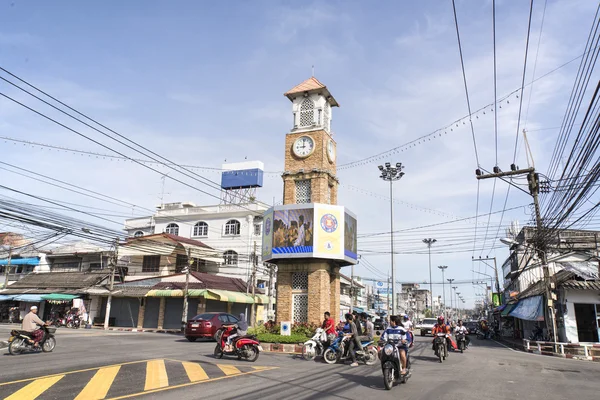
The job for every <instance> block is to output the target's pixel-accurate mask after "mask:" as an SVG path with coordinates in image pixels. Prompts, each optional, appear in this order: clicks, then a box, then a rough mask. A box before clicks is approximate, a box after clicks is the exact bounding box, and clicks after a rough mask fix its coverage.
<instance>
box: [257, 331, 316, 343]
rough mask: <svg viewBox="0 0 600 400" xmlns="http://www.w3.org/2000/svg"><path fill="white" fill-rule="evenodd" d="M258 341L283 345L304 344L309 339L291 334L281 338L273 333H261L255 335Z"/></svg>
mask: <svg viewBox="0 0 600 400" xmlns="http://www.w3.org/2000/svg"><path fill="white" fill-rule="evenodd" d="M256 337H257V338H258V340H259V341H260V342H262V343H283V344H297V343H304V342H306V341H307V340H308V339H309V338H308V337H306V336H304V335H298V334H292V335H290V336H281V335H279V334H274V333H261V334H258V335H256Z"/></svg>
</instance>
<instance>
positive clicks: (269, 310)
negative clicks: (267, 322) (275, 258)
mask: <svg viewBox="0 0 600 400" xmlns="http://www.w3.org/2000/svg"><path fill="white" fill-rule="evenodd" d="M263 265H267V266H268V268H269V307H268V308H267V318H268V319H272V318H274V315H273V292H274V291H275V286H274V284H275V282H274V280H273V276H274V275H275V268H276V267H277V265H276V264H271V263H264V262H263Z"/></svg>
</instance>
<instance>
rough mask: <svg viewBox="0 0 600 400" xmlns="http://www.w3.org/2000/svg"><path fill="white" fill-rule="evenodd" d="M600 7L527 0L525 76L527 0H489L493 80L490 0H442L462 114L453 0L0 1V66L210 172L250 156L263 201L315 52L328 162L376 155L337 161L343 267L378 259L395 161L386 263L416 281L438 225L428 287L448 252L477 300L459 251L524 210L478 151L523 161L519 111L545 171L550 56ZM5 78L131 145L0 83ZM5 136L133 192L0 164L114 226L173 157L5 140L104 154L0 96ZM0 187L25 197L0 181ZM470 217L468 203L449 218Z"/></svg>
mask: <svg viewBox="0 0 600 400" xmlns="http://www.w3.org/2000/svg"><path fill="white" fill-rule="evenodd" d="M597 6H598V4H597V2H595V1H592V0H585V1H584V0H568V1H567V0H565V1H552V0H549V1H547V2H544V1H542V0H538V1H534V4H533V12H532V20H531V33H530V43H529V53H528V58H527V70H526V77H525V83H526V87H525V90H524V92H523V93H522V94H521V92H520V91H519V90H518V89H520V87H521V82H522V79H523V75H522V74H523V63H524V57H525V40H526V37H527V28H528V17H529V2H528V1H507V0H504V1H501V0H499V1H497V2H496V71H497V72H496V76H497V78H496V97H495V94H494V56H493V30H492V2H491V1H477V0H458V1H457V2H456V10H457V16H458V23H459V29H460V35H461V42H462V51H463V56H464V66H465V72H466V78H467V88H468V94H469V98H470V105H471V109H472V111H473V112H474V113H473V117H472V121H473V132H472V131H471V128H470V124H469V120H468V118H467V119H464V117H466V116H467V115H468V108H467V101H466V96H465V87H464V83H463V77H462V72H461V60H460V57H459V51H458V45H457V39H456V28H455V24H454V17H453V10H452V2H451V1H446V0H444V1H441V0H440V1H433V0H432V1H423V2H399V1H378V2H376V3H366V2H361V1H327V2H323V1H306V2H291V1H252V2H248V1H229V2H208V1H178V2H161V1H143V2H142V1H129V2H120V1H103V2H99V3H94V4H91V3H82V2H77V1H59V2H52V3H50V2H45V1H27V2H25V1H16V0H12V1H10V0H9V1H0V66H1V67H2V68H4V69H6V70H8V71H10V72H12V73H13V74H15V75H18V76H19V77H21V78H22V79H24V80H26V81H28V82H30V83H32V84H34V85H36V86H37V87H39V88H41V89H43V90H44V91H46V92H48V93H50V94H52V95H53V96H54V97H56V98H58V99H60V100H61V101H63V102H65V103H67V104H69V105H70V106H72V107H74V108H76V109H77V110H78V111H81V112H82V113H85V114H86V115H88V116H91V117H93V118H94V119H96V120H97V121H99V122H101V123H102V124H104V125H106V126H107V127H109V128H111V129H113V130H115V131H116V132H118V133H120V134H122V135H124V136H126V137H127V138H129V139H131V140H133V141H135V142H137V143H139V144H142V145H143V146H145V147H147V148H148V149H151V150H153V151H155V152H156V153H158V154H160V155H161V156H164V157H166V158H168V159H170V160H172V161H174V162H176V163H178V164H182V165H192V166H198V167H201V168H198V169H194V170H193V171H194V172H195V173H197V174H199V175H201V176H202V177H206V178H208V179H210V180H212V181H215V182H218V181H219V179H220V176H219V171H216V170H214V169H215V168H220V167H221V164H222V163H223V162H225V160H226V161H227V162H237V161H243V160H245V159H248V160H260V161H262V162H264V164H265V171H267V172H268V173H267V174H266V177H265V183H264V187H263V188H261V189H260V190H259V193H258V197H259V199H260V200H262V201H264V202H266V203H269V204H272V203H279V202H281V201H282V189H283V188H282V180H281V177H280V172H281V171H282V170H283V161H284V150H285V149H284V140H285V135H286V133H288V132H289V131H290V129H291V128H292V109H291V103H290V101H289V100H288V99H287V98H285V97H284V96H283V93H284V92H285V91H287V90H289V89H290V88H292V87H293V86H295V85H296V84H298V83H300V82H302V81H304V80H305V79H307V78H309V77H310V76H311V75H312V73H313V67H314V76H315V77H316V78H317V79H319V80H320V81H321V82H322V83H324V84H325V85H327V87H328V89H329V90H330V92H331V93H332V94H333V95H334V96H335V98H336V100H337V101H338V102H339V103H340V105H341V106H340V107H339V108H335V109H334V110H333V122H332V130H333V132H334V138H335V140H336V142H337V152H338V166H339V167H341V166H342V165H343V164H347V163H352V162H355V161H359V160H363V159H367V158H369V157H371V156H373V155H377V154H381V153H384V154H383V155H382V156H380V157H379V158H375V159H369V160H367V161H363V162H359V163H357V164H351V165H350V166H349V167H345V168H339V170H338V176H339V179H340V182H341V185H340V188H339V197H338V203H339V204H341V205H344V206H346V207H347V208H349V209H350V210H352V211H353V212H354V213H355V214H357V216H358V230H359V243H358V248H359V253H360V254H361V260H360V263H359V265H358V266H356V267H355V274H356V275H358V276H362V277H366V278H370V279H375V280H385V279H386V277H387V275H388V272H389V270H390V247H389V241H390V240H389V239H390V238H389V231H390V215H389V197H388V196H389V192H388V190H389V187H388V185H387V184H386V183H385V182H383V181H382V180H380V179H379V173H378V172H379V171H378V169H377V166H378V165H379V164H381V163H384V162H391V163H396V162H402V163H403V165H404V166H405V170H404V172H405V173H406V175H405V176H404V177H403V178H402V179H401V180H400V181H398V182H396V183H395V184H394V199H395V203H394V230H398V231H399V232H398V233H397V234H396V235H395V251H396V252H397V253H398V254H397V255H396V256H395V263H396V277H397V280H399V281H404V282H423V281H426V280H427V281H428V278H429V269H428V267H429V263H428V256H427V248H426V246H425V245H424V244H423V243H422V239H423V238H436V239H437V242H436V243H435V244H434V245H433V247H432V255H431V258H432V261H431V262H432V267H433V271H432V275H433V281H434V282H436V285H435V286H434V295H436V296H437V295H438V294H439V295H441V294H442V291H443V290H442V287H441V285H439V284H437V283H439V282H441V281H442V277H441V274H440V270H438V268H436V267H437V266H439V265H446V266H448V269H447V270H446V273H445V278H451V279H456V281H457V282H459V281H460V282H464V283H460V284H459V285H456V286H457V287H459V289H458V290H460V291H462V294H463V296H464V297H465V299H466V301H467V305H472V304H473V302H474V301H475V300H476V299H478V298H480V297H479V295H481V294H482V293H483V289H482V288H481V287H480V286H473V284H472V282H473V281H474V280H480V279H482V278H483V279H489V278H488V277H486V276H484V275H481V274H492V269H491V268H489V267H486V265H485V264H484V263H482V262H473V261H472V257H476V258H478V257H480V256H482V257H488V256H489V257H496V259H497V262H498V267H499V268H500V266H501V265H502V263H503V262H504V260H505V259H506V257H507V256H508V251H507V249H506V246H505V245H502V244H501V243H500V242H499V241H498V238H500V237H505V236H506V232H505V228H506V227H508V226H509V225H510V224H511V223H512V222H514V223H515V224H518V225H517V226H520V227H522V226H523V225H526V224H528V223H530V222H531V218H532V217H531V209H530V207H529V204H530V203H531V198H530V197H529V196H528V195H527V194H525V193H523V192H521V191H518V190H517V189H514V188H513V189H511V190H510V192H509V194H508V196H507V189H508V185H507V184H506V183H504V182H502V181H496V182H494V180H485V181H477V179H476V178H475V169H476V168H477V166H478V165H481V166H482V167H483V168H485V169H487V170H491V169H492V168H493V167H494V165H496V164H497V165H499V166H500V167H501V168H502V169H503V170H508V169H509V166H510V164H511V163H512V162H513V155H514V152H515V143H516V145H517V156H516V164H517V165H519V166H520V167H527V166H528V165H530V164H529V163H530V161H529V162H528V160H527V158H526V152H525V145H524V142H523V135H522V130H523V129H525V130H526V131H527V138H528V139H529V145H530V147H531V152H532V154H533V161H534V163H535V167H536V169H538V170H540V171H545V170H546V169H547V167H548V163H549V159H550V156H551V154H552V150H553V148H554V144H555V142H556V139H557V135H558V129H557V127H558V126H560V124H561V121H562V118H563V115H564V112H565V109H566V106H567V102H568V99H569V94H570V92H571V88H572V86H573V82H574V79H575V76H576V72H577V68H578V66H579V59H576V60H575V61H573V62H571V63H569V64H567V65H565V66H562V65H563V64H565V63H567V62H569V61H571V60H573V59H575V58H576V57H578V56H580V55H581V54H582V53H583V52H584V49H585V44H586V39H587V35H588V33H589V29H590V26H591V24H592V22H593V18H594V13H595V12H596V8H597ZM542 18H543V21H544V23H543V29H541V25H542V24H541V22H542ZM560 66H562V67H561V68H559V69H557V70H556V71H554V72H551V71H553V70H555V69H556V68H557V67H560ZM548 72H551V73H549V74H547V73H548ZM546 74H547V75H546ZM0 76H2V77H5V78H7V77H8V75H7V74H6V73H4V72H2V73H0ZM540 77H541V79H538V78H540ZM532 81H533V83H531V82H532ZM592 81H593V80H592ZM0 93H3V94H5V95H8V96H11V97H13V98H14V99H16V100H19V101H22V102H23V103H24V104H26V105H28V106H29V107H31V108H34V109H35V110H38V111H40V112H42V113H44V114H46V115H48V116H50V117H52V118H55V119H56V120H57V121H59V122H61V123H63V124H65V125H67V126H68V127H70V128H72V129H75V130H77V131H79V132H80V133H82V134H85V135H87V136H89V137H90V138H92V139H94V140H96V141H97V142H98V143H101V144H104V145H105V146H107V147H109V148H110V149H112V150H116V151H119V152H122V153H124V154H126V155H127V156H129V157H138V158H141V157H140V156H139V155H137V154H136V153H135V152H134V151H132V150H131V149H128V148H126V147H124V146H123V145H120V144H118V143H115V142H114V141H112V140H110V139H108V138H106V137H104V136H102V135H101V134H100V133H98V132H96V131H94V130H92V129H89V128H88V127H85V126H83V125H81V124H79V123H78V122H77V121H74V120H73V119H70V118H68V117H66V116H64V115H61V114H60V113H58V112H57V111H55V110H53V109H51V108H50V107H48V106H46V105H44V104H43V103H40V102H39V101H37V100H35V99H33V98H31V97H29V96H27V95H26V94H24V93H22V92H20V91H19V90H18V89H16V88H14V87H11V86H10V85H9V84H7V83H6V82H5V81H0ZM509 94H510V96H508V97H505V96H506V95H509ZM495 98H497V99H503V100H502V101H499V102H498V103H497V105H496V107H497V112H496V118H497V135H496V133H495V132H496V130H495V118H494V112H493V111H494V108H495V107H494V105H493V104H494V99H495ZM521 100H522V105H521V106H520V102H521ZM520 109H521V118H520V119H519V110H520ZM476 110H480V111H477V112H475V111H476ZM454 121H458V122H456V123H453V122H454ZM463 122H464V123H463ZM517 125H518V126H519V129H517ZM434 132H435V134H434ZM517 132H519V134H518V136H517ZM425 135H429V136H427V137H425V138H424V139H420V140H418V138H420V137H422V136H425ZM0 136H2V137H3V138H9V139H0V150H2V152H1V153H0V154H2V157H1V158H0V161H3V162H5V163H10V164H12V165H16V166H19V167H21V168H27V169H29V170H32V171H35V172H37V173H44V174H46V175H48V176H51V177H53V178H57V179H61V180H64V181H66V182H69V183H72V184H76V185H79V186H82V187H84V188H87V189H89V190H94V191H96V192H99V193H102V194H104V195H106V196H111V197H114V198H118V199H120V200H125V201H127V202H130V203H132V204H135V205H138V206H139V207H137V208H135V207H134V208H131V207H121V206H118V205H115V204H108V203H105V202H102V201H97V200H92V199H89V198H86V197H82V196H80V195H78V194H75V193H72V192H68V191H65V190H62V189H60V188H57V187H53V186H50V185H47V184H44V183H41V182H39V181H33V180H31V179H28V178H24V177H22V176H19V175H16V174H14V173H11V172H8V171H6V170H0V173H1V175H0V176H1V177H2V178H1V181H2V185H4V186H7V187H10V188H12V189H16V190H19V191H21V192H25V193H33V194H37V195H39V196H45V197H48V198H51V199H54V200H57V201H59V202H70V203H74V204H83V205H85V206H87V207H96V208H102V209H105V210H107V211H106V213H110V214H111V216H110V217H107V218H109V219H111V220H113V222H108V221H104V220H95V222H96V223H100V224H103V225H106V226H107V227H110V228H112V229H119V228H120V227H122V223H123V221H124V219H125V218H127V217H131V216H139V215H148V213H147V212H145V211H144V210H142V208H147V209H152V208H154V207H155V206H156V205H157V204H159V203H160V196H161V192H162V180H161V177H162V174H164V173H166V172H168V169H166V168H165V167H162V166H156V165H155V166H153V168H156V169H157V170H158V172H156V171H150V170H148V169H146V168H144V167H142V166H140V165H137V164H135V163H132V162H128V161H116V160H111V159H106V158H104V157H96V156H82V155H81V154H75V153H72V152H65V151H56V150H49V149H48V148H45V147H40V146H31V145H23V144H22V143H20V144H19V143H16V142H14V141H12V140H10V139H18V140H23V141H29V142H36V143H43V144H49V145H53V146H61V147H67V148H70V149H76V150H84V151H89V152H95V153H101V154H115V153H112V152H111V150H109V149H107V148H104V147H102V146H101V145H99V144H97V143H93V142H91V141H90V140H88V139H85V138H83V137H81V136H79V135H77V134H75V133H74V132H72V131H69V130H67V129H65V128H64V127H61V126H58V125H56V124H55V123H52V122H50V121H48V120H46V119H44V118H43V117H41V116H39V115H36V114H35V113H33V112H32V111H30V110H27V109H25V108H24V107H22V106H20V105H18V104H16V103H14V102H12V101H10V100H8V99H6V98H4V97H0ZM415 140H416V141H415ZM413 141H415V142H413ZM410 142H413V143H414V145H410V146H404V147H401V148H399V149H398V150H397V151H396V152H389V150H390V149H394V148H398V147H399V146H403V145H405V144H407V143H410ZM474 142H475V143H476V144H475V145H474ZM475 149H476V150H475ZM478 160H479V161H478ZM170 176H178V177H179V178H178V179H181V180H182V181H185V182H186V183H188V184H189V185H190V186H191V187H190V186H185V185H183V184H180V183H178V182H174V181H172V180H171V179H166V180H165V188H164V201H165V202H176V201H191V202H193V203H195V204H197V205H209V204H216V203H218V199H217V198H218V195H219V193H218V191H216V190H215V189H214V188H212V187H210V186H207V185H205V184H204V183H202V182H199V181H195V180H192V179H190V178H187V177H184V176H180V175H177V174H176V173H171V174H170ZM520 183H523V181H520ZM525 188H526V187H525ZM207 193H209V194H207ZM0 195H3V196H11V197H13V198H18V199H21V200H25V201H32V199H31V198H30V197H27V196H23V195H20V194H17V193H15V192H11V191H7V190H0ZM215 196H216V197H217V198H216V197H215ZM505 199H506V205H505ZM503 209H506V210H507V211H506V212H504V213H502V212H501V211H502V210H503ZM490 211H491V212H494V214H492V215H491V216H489V217H488V216H487V215H485V214H488V213H490ZM70 215H72V216H73V215H74V216H77V217H78V218H81V216H80V215H76V214H70ZM475 215H481V216H480V217H478V218H477V219H474V218H472V219H468V220H463V221H456V220H457V219H464V218H468V217H474V216H475ZM488 218H489V220H488ZM476 223H477V225H476ZM476 226H477V227H478V228H477V230H476V229H475V227H476ZM419 227H423V228H419ZM415 228H418V229H415ZM2 229H3V227H2V221H0V230H2ZM347 269H349V268H345V269H344V271H343V272H344V273H346V274H349V273H350V271H348V270H347ZM473 271H476V272H473ZM500 279H501V280H502V277H501V278H500ZM458 290H457V291H458ZM445 291H446V293H447V294H448V293H449V292H450V289H449V288H448V286H446V288H445ZM447 302H448V303H449V302H450V301H449V295H448V301H447Z"/></svg>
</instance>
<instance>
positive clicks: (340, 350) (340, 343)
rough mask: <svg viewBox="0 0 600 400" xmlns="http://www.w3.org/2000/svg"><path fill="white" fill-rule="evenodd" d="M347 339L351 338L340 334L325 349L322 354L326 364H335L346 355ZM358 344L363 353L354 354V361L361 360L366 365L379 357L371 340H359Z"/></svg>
mask: <svg viewBox="0 0 600 400" xmlns="http://www.w3.org/2000/svg"><path fill="white" fill-rule="evenodd" d="M349 340H351V338H350V337H347V336H344V334H340V335H339V336H338V337H337V338H336V340H334V341H333V343H332V344H331V345H330V346H329V347H328V348H327V350H325V353H324V354H323V359H324V360H325V362H326V363H327V364H335V363H337V362H338V361H340V360H341V359H342V358H346V357H348V354H347V353H348V347H349V344H348V341H349ZM360 344H361V346H362V351H363V354H356V361H362V362H364V363H365V364H366V365H375V363H377V359H378V358H379V357H378V355H377V349H376V348H375V347H374V346H373V341H372V340H370V341H364V342H360Z"/></svg>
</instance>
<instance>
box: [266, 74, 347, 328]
mask: <svg viewBox="0 0 600 400" xmlns="http://www.w3.org/2000/svg"><path fill="white" fill-rule="evenodd" d="M285 96H286V97H287V98H288V99H289V100H290V101H291V102H292V113H293V125H292V128H291V130H290V131H289V133H287V134H286V137H285V168H284V169H285V171H284V173H283V175H282V178H283V198H284V202H283V203H284V204H283V205H280V206H274V207H273V208H271V209H269V210H267V211H266V212H265V215H264V217H263V220H264V229H263V241H262V257H263V260H264V261H269V262H271V263H275V264H277V314H276V320H277V321H278V322H282V323H283V322H311V323H316V324H319V323H320V322H321V321H322V319H323V313H325V312H326V311H329V312H330V313H331V316H332V317H333V318H334V319H339V318H340V317H341V314H340V305H341V304H340V268H341V267H343V266H346V265H352V264H356V263H357V257H358V256H357V254H356V253H357V250H356V247H357V244H356V232H357V228H356V227H357V224H356V216H355V215H354V214H352V213H351V212H350V211H349V210H347V209H346V208H345V207H342V206H338V205H337V188H338V179H337V176H336V142H335V140H334V139H333V134H332V132H331V119H332V118H331V117H332V113H331V109H332V107H338V106H339V105H338V103H337V101H336V100H335V99H334V98H333V96H332V95H331V93H330V92H329V90H328V89H327V87H326V86H325V85H323V84H322V83H321V82H319V81H318V80H317V79H316V78H314V77H311V78H309V79H307V80H306V81H304V82H302V83H301V84H299V85H297V86H295V87H293V88H292V89H290V90H289V91H288V92H286V93H285Z"/></svg>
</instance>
